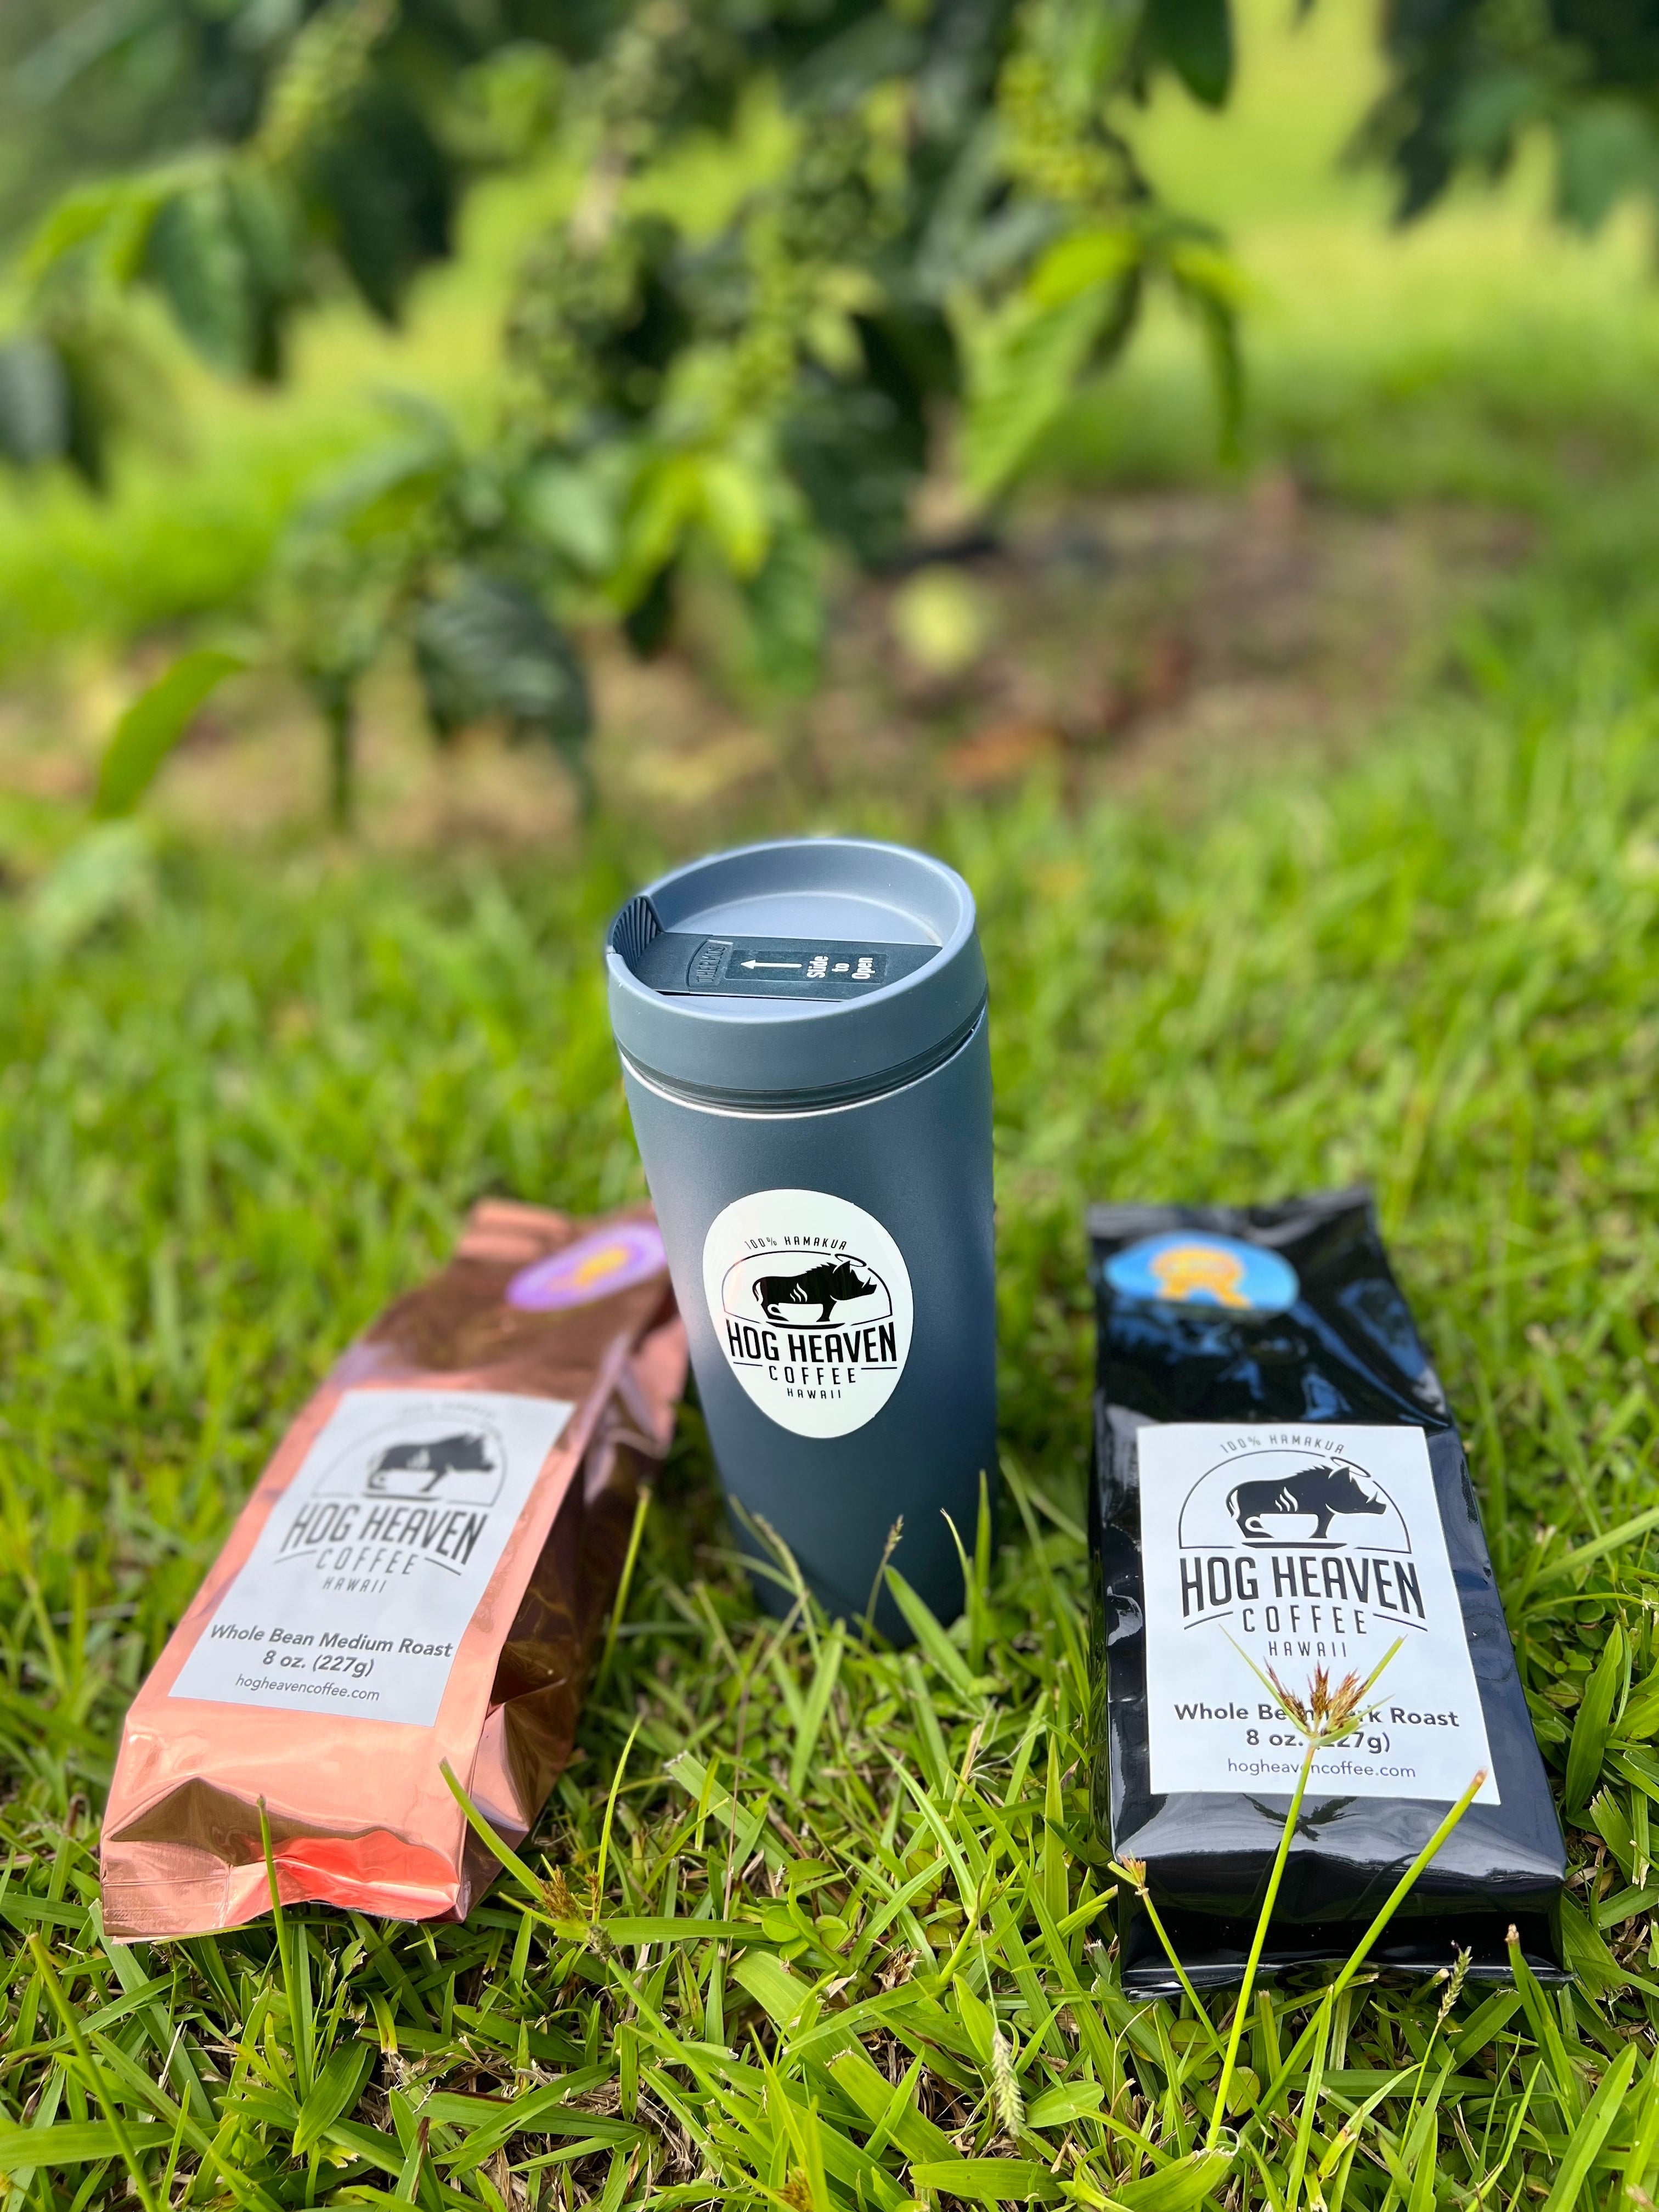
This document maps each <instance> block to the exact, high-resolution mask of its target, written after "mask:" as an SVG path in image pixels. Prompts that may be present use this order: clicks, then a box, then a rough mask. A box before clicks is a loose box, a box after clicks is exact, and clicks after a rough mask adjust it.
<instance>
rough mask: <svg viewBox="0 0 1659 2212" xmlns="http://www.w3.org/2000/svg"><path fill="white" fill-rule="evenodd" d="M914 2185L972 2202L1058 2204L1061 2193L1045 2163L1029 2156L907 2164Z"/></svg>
mask: <svg viewBox="0 0 1659 2212" xmlns="http://www.w3.org/2000/svg"><path fill="white" fill-rule="evenodd" d="M910 2179H911V2181H912V2182H913V2183H914V2184H915V2186H916V2187H917V2188H918V2189H938V2190H943V2191H948V2192H949V2194H950V2195H951V2196H952V2197H967V2198H968V2199H969V2202H970V2203H975V2204H1030V2203H1039V2204H1058V2203H1060V2199H1061V2198H1062V2197H1063V2196H1064V2195H1065V2191H1063V2190H1062V2189H1061V2187H1060V2184H1059V2182H1058V2181H1056V2180H1055V2179H1054V2175H1053V2174H1052V2173H1050V2172H1049V2171H1048V2167H1047V2166H1039V2165H1038V2164H1037V2162H1036V2160H1035V2159H1030V2158H938V2159H928V2160H925V2161H924V2162H923V2163H922V2164H921V2165H920V2166H912V2167H911V2168H910Z"/></svg>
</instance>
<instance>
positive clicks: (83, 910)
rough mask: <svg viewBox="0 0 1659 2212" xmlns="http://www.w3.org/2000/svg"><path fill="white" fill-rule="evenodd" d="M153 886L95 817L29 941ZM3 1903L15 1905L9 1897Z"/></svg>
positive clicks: (119, 834)
mask: <svg viewBox="0 0 1659 2212" xmlns="http://www.w3.org/2000/svg"><path fill="white" fill-rule="evenodd" d="M154 891H155V866H154V861H153V859H152V855H151V853H150V846H149V836H148V835H147V834H146V832H145V829H144V827H143V823H137V822H100V823H96V824H94V827H93V828H92V829H88V831H87V832H86V834H85V836H82V837H77V838H76V841H75V842H74V843H73V844H72V845H71V846H70V848H69V850H68V852H66V853H65V854H64V855H63V857H62V858H61V859H60V860H58V862H57V864H56V865H55V866H53V867H52V871H51V872H50V873H49V874H47V875H46V876H45V877H43V878H42V879H41V880H40V883H38V884H36V885H35V886H34V888H33V891H32V892H31V893H30V895H29V905H28V918H27V931H28V937H29V942H30V943H31V944H32V945H33V947H34V949H35V951H37V952H39V953H40V954H42V955H43V956H44V957H46V959H48V960H52V959H57V958H58V957H61V956H62V955H64V954H65V953H68V952H71V951H74V949H75V947H76V945H79V944H81V943H82V940H83V939H86V938H88V937H90V936H91V934H92V933H93V931H94V930H95V929H96V928H98V927H100V924H101V923H103V922H106V921H111V920H112V919H113V917H114V916H115V915H118V914H122V913H131V912H132V911H134V910H136V909H137V908H143V906H144V905H146V904H147V903H148V902H149V899H150V898H151V897H152V896H153V895H154ZM6 1903H7V1908H8V1910H12V1909H15V1907H14V1906H13V1902H12V1900H11V1899H7V1900H6Z"/></svg>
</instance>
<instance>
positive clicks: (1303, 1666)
mask: <svg viewBox="0 0 1659 2212" xmlns="http://www.w3.org/2000/svg"><path fill="white" fill-rule="evenodd" d="M1136 1442H1137V1445H1138V1448H1139V1467H1140V1534H1141V1555H1142V1559H1141V1563H1142V1570H1143V1573H1144V1576H1145V1582H1146V1727H1147V1738H1148V1747H1149V1749H1150V1752H1151V1755H1152V1789H1153V1790H1154V1791H1155V1792H1156V1793H1158V1794H1159V1795H1162V1794H1164V1792H1166V1791H1170V1790H1229V1791H1233V1790H1237V1791H1244V1792H1247V1793H1250V1794H1255V1793H1257V1792H1264V1793H1266V1794H1267V1795H1270V1796H1289V1794H1290V1792H1291V1790H1292V1789H1293V1788H1294V1786H1295V1783H1296V1778H1297V1773H1298V1772H1299V1771H1300V1769H1301V1764H1302V1757H1303V1753H1304V1747H1305V1745H1304V1738H1303V1737H1302V1736H1301V1735H1298V1734H1297V1730H1296V1729H1294V1728H1293V1727H1292V1726H1291V1723H1289V1722H1288V1721H1286V1719H1285V1717H1284V1715H1283V1713H1282V1712H1280V1711H1279V1708H1278V1706H1277V1705H1276V1704H1275V1703H1274V1701H1273V1696H1272V1694H1271V1692H1270V1691H1269V1690H1268V1689H1267V1686H1265V1685H1264V1683H1263V1682H1262V1680H1261V1677H1260V1675H1258V1674H1256V1673H1255V1672H1254V1671H1253V1668H1252V1663H1251V1662H1254V1665H1255V1668H1260V1669H1261V1674H1275V1675H1277V1677H1278V1678H1279V1681H1280V1682H1281V1683H1282V1684H1283V1685H1284V1686H1285V1689H1286V1690H1287V1691H1289V1692H1291V1694H1292V1695H1293V1696H1295V1697H1298V1698H1300V1699H1302V1700H1303V1702H1304V1705H1305V1704H1306V1702H1307V1699H1308V1692H1309V1688H1310V1682H1311V1680H1312V1678H1313V1675H1314V1673H1315V1670H1316V1668H1323V1669H1324V1670H1325V1673H1326V1674H1327V1676H1328V1680H1329V1681H1330V1683H1331V1685H1332V1686H1333V1687H1334V1686H1335V1685H1337V1684H1338V1683H1340V1681H1342V1680H1343V1679H1344V1678H1345V1677H1346V1676H1348V1675H1351V1674H1352V1675H1357V1676H1358V1677H1359V1678H1360V1680H1364V1678H1365V1676H1367V1675H1368V1674H1370V1672H1371V1669H1372V1668H1374V1667H1376V1665H1377V1663H1378V1662H1379V1661H1381V1660H1382V1659H1383V1656H1384V1654H1385V1653H1386V1652H1387V1651H1388V1650H1389V1646H1390V1645H1391V1644H1399V1646H1400V1649H1399V1650H1397V1651H1396V1652H1395V1655H1394V1657H1393V1658H1392V1659H1390V1660H1389V1663H1388V1664H1387V1666H1386V1667H1384V1668H1383V1672H1382V1674H1381V1675H1380V1676H1379V1677H1378V1679H1377V1681H1376V1686H1375V1687H1374V1688H1373V1689H1372V1690H1371V1691H1370V1693H1369V1695H1368V1697H1367V1698H1366V1700H1365V1710H1366V1714H1367V1717H1366V1718H1365V1719H1364V1721H1363V1723H1360V1724H1359V1725H1358V1726H1356V1727H1355V1728H1354V1729H1353V1730H1352V1733H1351V1734H1350V1735H1347V1736H1346V1737H1344V1738H1343V1740H1342V1741H1340V1743H1336V1744H1333V1745H1331V1746H1330V1747H1328V1749H1326V1750H1323V1751H1322V1752H1320V1753H1318V1755H1317V1756H1316V1759H1315V1761H1314V1770H1313V1776H1312V1779H1311V1781H1310V1784H1309V1787H1310V1791H1311V1792H1312V1794H1314V1795H1315V1796H1328V1797H1339V1796H1340V1797H1427V1798H1431V1799H1434V1800H1436V1801H1437V1802H1441V1801H1449V1800H1451V1799H1455V1798H1456V1797H1459V1796H1462V1793H1463V1791H1464V1790H1466V1789H1467V1788H1468V1785H1469V1784H1470V1782H1472V1781H1473V1780H1474V1776H1475V1774H1476V1773H1477V1772H1478V1771H1480V1770H1481V1769H1483V1768H1484V1769H1485V1770H1486V1776H1487V1779H1486V1783H1485V1784H1483V1785H1482V1788H1481V1790H1480V1796H1479V1798H1478V1800H1477V1802H1479V1803H1480V1804H1483V1805H1496V1804H1497V1803H1498V1802H1499V1799H1498V1787H1497V1784H1496V1783H1495V1782H1493V1781H1492V1778H1491V1777H1492V1753H1491V1752H1490V1751H1489V1749H1488V1748H1487V1744H1486V1717H1485V1716H1484V1714H1483V1713H1482V1711H1481V1710H1480V1692H1479V1691H1478V1690H1477V1689H1476V1687H1475V1680H1474V1667H1473V1666H1472V1664H1471V1663H1470V1660H1469V1648H1468V1642H1467V1640H1466V1638H1465V1636H1464V1632H1463V1614H1462V1607H1460V1605H1459V1603H1458V1599H1457V1590H1456V1587H1455V1583H1453V1580H1452V1571H1451V1563H1450V1561H1449V1559H1448V1558H1447V1556H1446V1538H1445V1533H1444V1530H1443V1528H1442V1526H1441V1521H1440V1510H1439V1507H1438V1505H1437V1504H1436V1502H1435V1495H1434V1477H1433V1474H1432V1472H1431V1468H1430V1466H1429V1453H1428V1445H1427V1443H1426V1440H1425V1437H1424V1433H1423V1431H1422V1430H1421V1429H1415V1428H1344V1427H1341V1426H1340V1425H1332V1426H1330V1427H1328V1428H1327V1427H1325V1426H1323V1425H1320V1426H1317V1427H1297V1426H1296V1425H1294V1424H1286V1425H1273V1424H1262V1425H1240V1426H1233V1425H1227V1424H1224V1423H1197V1422H1171V1423H1169V1424H1167V1425H1158V1424H1154V1425H1149V1426H1148V1427H1146V1428H1143V1429H1142V1430H1140V1431H1139V1434H1138V1437H1137V1439H1136Z"/></svg>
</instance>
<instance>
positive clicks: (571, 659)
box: [415, 569, 592, 745]
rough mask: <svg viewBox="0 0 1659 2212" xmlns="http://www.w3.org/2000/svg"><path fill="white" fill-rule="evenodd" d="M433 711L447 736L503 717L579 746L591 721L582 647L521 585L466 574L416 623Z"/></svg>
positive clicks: (418, 648)
mask: <svg viewBox="0 0 1659 2212" xmlns="http://www.w3.org/2000/svg"><path fill="white" fill-rule="evenodd" d="M415 654H416V662H417V663H418V665H419V667H420V671H421V680H422V684H423V685H424V686H425V690H426V701H427V708H428V712H429V713H430V714H431V717H432V720H433V723H434V725H435V727H436V728H437V729H438V730H439V731H440V732H445V733H447V732H451V731H453V730H459V729H462V728H464V727H465V726H466V724H467V723H469V722H476V721H480V720H483V718H484V716H486V715H488V714H502V715H504V716H505V717H506V718H507V720H508V721H509V722H511V723H513V724H514V725H515V726H518V727H520V728H521V729H524V728H528V729H535V730H539V731H540V732H542V733H543V734H544V736H546V737H548V738H551V739H552V740H553V742H554V743H555V744H561V745H573V744H576V743H578V742H579V741H580V739H581V738H585V737H586V735H587V732H588V731H589V729H590V728H591V726H592V710H591V708H590V707H589V703H588V696H587V679H586V677H585V676H584V675H583V673H582V667H581V663H580V661H579V660H578V659H577V658H576V653H575V649H574V647H573V646H572V645H571V643H570V641H569V639H568V637H566V635H564V633H563V631H562V630H561V629H559V628H558V627H557V625H556V623H554V622H553V621H552V620H551V619H550V617H549V616H548V614H547V613H546V611H545V610H544V608H543V607H542V605H540V603H539V601H538V600H537V599H534V598H532V595H531V594H530V592H527V591H526V590H525V588H524V586H522V585H520V584H515V583H513V582H511V581H510V580H507V579H506V578H504V577H500V576H490V575H486V574H483V573H482V572H481V571H479V570H477V569H464V570H462V572H461V573H460V574H459V577H458V578H457V580H456V581H455V582H454V583H453V586H451V587H450V589H449V590H448V591H447V592H445V593H444V594H443V595H442V596H441V597H440V598H437V599H431V600H428V603H427V605H426V606H425V607H424V608H422V611H421V614H420V617H419V619H418V621H417V622H416V626H415Z"/></svg>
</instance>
